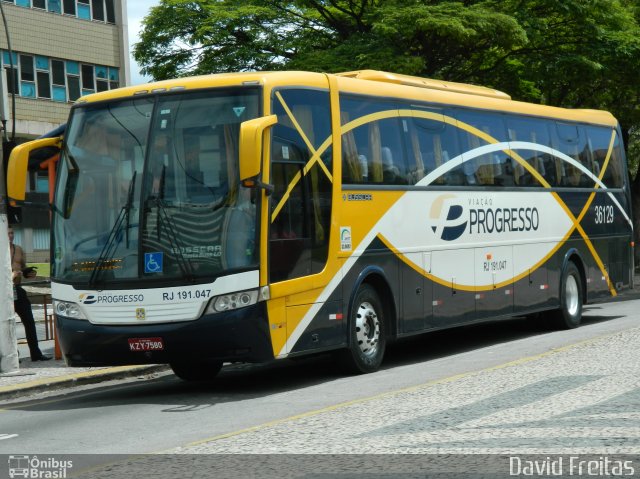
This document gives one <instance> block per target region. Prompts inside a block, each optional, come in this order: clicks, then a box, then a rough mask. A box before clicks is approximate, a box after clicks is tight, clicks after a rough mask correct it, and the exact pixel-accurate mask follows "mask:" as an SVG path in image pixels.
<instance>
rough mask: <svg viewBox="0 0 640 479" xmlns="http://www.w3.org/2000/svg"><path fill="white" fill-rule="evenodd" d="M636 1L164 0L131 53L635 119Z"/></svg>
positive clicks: (159, 65) (190, 65) (197, 70)
mask: <svg viewBox="0 0 640 479" xmlns="http://www.w3.org/2000/svg"><path fill="white" fill-rule="evenodd" d="M639 12H640V9H639V8H638V0H480V1H475V0H465V1H463V0H459V1H456V0H423V1H419V0H290V1H287V0H161V3H160V4H159V5H158V6H156V7H154V8H153V9H152V10H151V12H150V14H149V15H148V16H147V17H146V19H145V20H144V22H143V27H142V32H141V36H140V39H141V40H140V42H139V43H138V44H137V45H136V46H135V48H134V57H135V59H136V60H137V61H138V63H140V64H141V65H142V68H143V72H144V73H146V74H150V75H151V76H152V77H153V78H154V79H164V78H170V77H176V76H181V75H193V74H203V73H215V72H226V71H242V70H281V69H300V70H311V71H326V72H336V71H349V70H358V69H365V68H372V69H381V70H388V71H393V72H398V73H405V74H411V75H418V76H425V77H432V78H442V79H446V80H452V81H462V82H472V83H479V84H483V85H486V86H491V87H494V88H498V89H501V90H504V91H507V92H509V93H510V94H511V95H512V96H513V97H514V98H516V99H522V100H526V101H533V102H541V103H548V104H553V105H559V106H568V107H580V108H604V109H608V110H611V111H613V112H614V114H616V116H617V117H618V118H619V119H620V121H621V122H622V124H623V125H625V126H626V127H627V128H629V127H631V126H632V125H636V124H638V123H640V118H639V112H638V108H637V106H636V105H638V99H639V98H638V86H637V78H638V73H640V28H639V26H638V25H639V19H640V14H639Z"/></svg>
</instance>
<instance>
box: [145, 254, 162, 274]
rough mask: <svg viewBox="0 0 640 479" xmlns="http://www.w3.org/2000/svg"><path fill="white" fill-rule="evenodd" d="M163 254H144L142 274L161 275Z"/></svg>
mask: <svg viewBox="0 0 640 479" xmlns="http://www.w3.org/2000/svg"><path fill="white" fill-rule="evenodd" d="M162 260H163V253H160V252H158V253H145V254H144V272H145V273H162Z"/></svg>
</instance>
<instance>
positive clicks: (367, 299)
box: [338, 284, 386, 374]
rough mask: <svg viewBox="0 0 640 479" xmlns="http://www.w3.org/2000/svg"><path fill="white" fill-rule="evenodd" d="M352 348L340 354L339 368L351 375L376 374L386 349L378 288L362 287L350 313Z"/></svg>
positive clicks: (350, 346)
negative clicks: (376, 289) (374, 372)
mask: <svg viewBox="0 0 640 479" xmlns="http://www.w3.org/2000/svg"><path fill="white" fill-rule="evenodd" d="M348 328H349V347H348V349H346V350H343V351H340V353H339V355H338V360H339V361H340V365H341V366H342V367H343V368H344V369H345V370H346V371H347V372H350V373H356V374H359V373H370V372H373V371H377V370H378V368H379V367H380V364H381V363H382V358H383V356H384V351H385V347H386V337H385V324H384V314H383V310H382V304H381V303H380V299H379V298H378V294H377V293H376V291H375V289H374V288H373V287H371V286H370V285H368V284H363V285H362V286H360V288H358V291H357V293H356V295H355V298H354V300H353V305H352V307H351V311H350V312H349V324H348Z"/></svg>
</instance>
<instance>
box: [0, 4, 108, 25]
mask: <svg viewBox="0 0 640 479" xmlns="http://www.w3.org/2000/svg"><path fill="white" fill-rule="evenodd" d="M2 1H3V2H5V3H13V4H15V5H17V6H19V7H24V8H37V9H40V10H48V11H49V12H52V13H58V14H61V15H62V14H64V15H72V16H74V17H78V18H80V19H82V20H94V21H98V22H106V23H116V10H115V1H114V0H2Z"/></svg>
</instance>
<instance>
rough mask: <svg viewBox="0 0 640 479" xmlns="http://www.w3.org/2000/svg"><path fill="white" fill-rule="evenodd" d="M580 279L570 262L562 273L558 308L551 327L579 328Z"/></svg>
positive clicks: (552, 318) (580, 311)
mask: <svg viewBox="0 0 640 479" xmlns="http://www.w3.org/2000/svg"><path fill="white" fill-rule="evenodd" d="M582 302H583V298H582V277H581V275H580V271H579V270H578V267H577V266H576V265H575V263H573V262H572V261H569V262H568V263H567V266H566V267H565V268H564V270H563V271H562V277H561V279H560V308H559V309H558V310H556V311H554V312H553V313H554V314H553V315H552V317H551V320H552V325H553V326H555V327H556V328H560V329H572V328H576V327H578V326H580V321H581V320H582Z"/></svg>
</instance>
